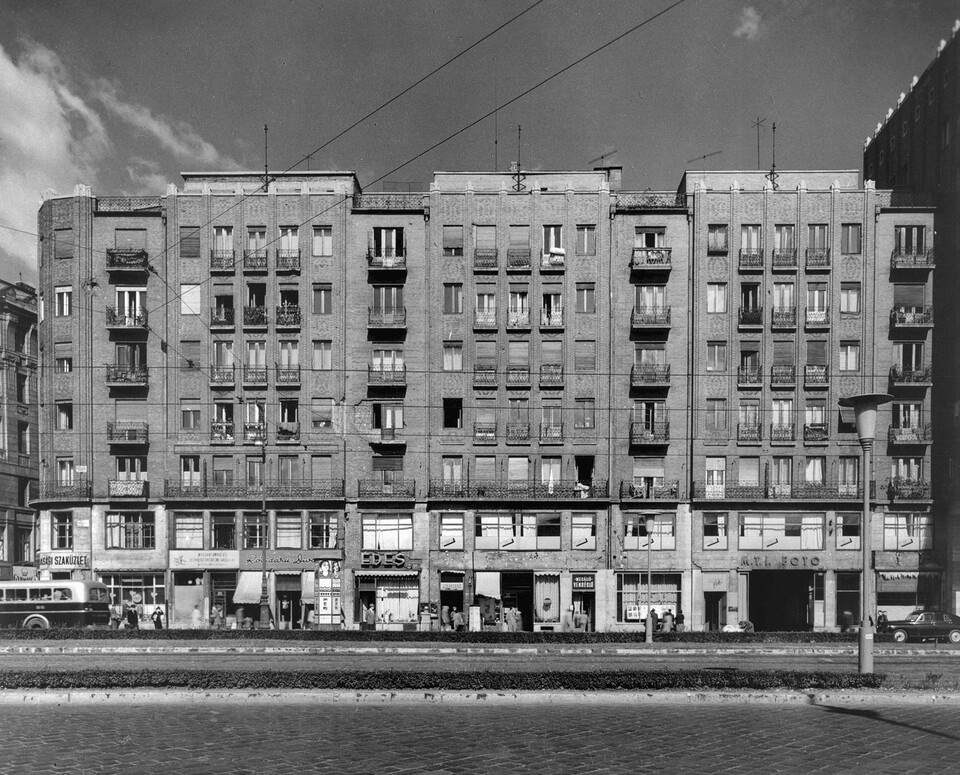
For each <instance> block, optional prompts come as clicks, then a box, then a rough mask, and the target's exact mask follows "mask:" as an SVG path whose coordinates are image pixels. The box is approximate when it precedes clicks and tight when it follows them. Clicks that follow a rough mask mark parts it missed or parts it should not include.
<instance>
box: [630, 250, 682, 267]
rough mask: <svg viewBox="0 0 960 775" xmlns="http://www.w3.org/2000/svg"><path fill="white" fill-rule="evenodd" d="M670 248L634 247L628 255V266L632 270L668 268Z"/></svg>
mask: <svg viewBox="0 0 960 775" xmlns="http://www.w3.org/2000/svg"><path fill="white" fill-rule="evenodd" d="M671 250H672V248H634V249H633V253H632V254H631V256H630V268H631V269H633V270H644V269H650V270H655V271H659V272H662V271H664V270H665V269H670V267H671V266H672V263H671V262H672V259H671Z"/></svg>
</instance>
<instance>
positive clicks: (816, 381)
mask: <svg viewBox="0 0 960 775" xmlns="http://www.w3.org/2000/svg"><path fill="white" fill-rule="evenodd" d="M803 384H804V385H806V386H808V387H811V386H825V385H828V384H830V367H829V366H825V365H819V364H811V363H808V364H807V365H806V366H804V367H803Z"/></svg>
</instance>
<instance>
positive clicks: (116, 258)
mask: <svg viewBox="0 0 960 775" xmlns="http://www.w3.org/2000/svg"><path fill="white" fill-rule="evenodd" d="M147 257H148V256H147V251H146V249H145V248H107V269H137V270H145V269H147V267H148V266H149V263H148V261H147Z"/></svg>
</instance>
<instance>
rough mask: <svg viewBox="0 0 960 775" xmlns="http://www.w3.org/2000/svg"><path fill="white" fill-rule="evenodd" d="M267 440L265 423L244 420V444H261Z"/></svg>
mask: <svg viewBox="0 0 960 775" xmlns="http://www.w3.org/2000/svg"><path fill="white" fill-rule="evenodd" d="M266 441H267V424H266V423H265V422H245V423H244V424H243V443H244V444H263V443H265V442H266Z"/></svg>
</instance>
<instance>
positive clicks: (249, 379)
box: [243, 366, 267, 385]
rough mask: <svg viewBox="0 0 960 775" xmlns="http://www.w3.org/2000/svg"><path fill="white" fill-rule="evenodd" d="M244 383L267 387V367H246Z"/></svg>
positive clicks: (244, 369) (244, 368)
mask: <svg viewBox="0 0 960 775" xmlns="http://www.w3.org/2000/svg"><path fill="white" fill-rule="evenodd" d="M243 381H244V383H245V384H247V385H266V384H267V367H266V366H244V367H243Z"/></svg>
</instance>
